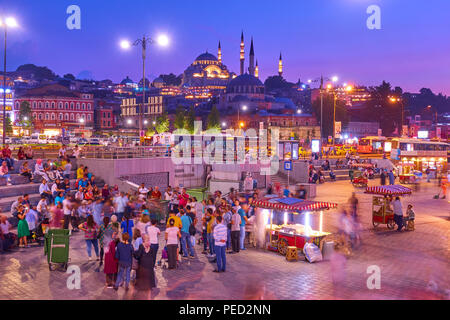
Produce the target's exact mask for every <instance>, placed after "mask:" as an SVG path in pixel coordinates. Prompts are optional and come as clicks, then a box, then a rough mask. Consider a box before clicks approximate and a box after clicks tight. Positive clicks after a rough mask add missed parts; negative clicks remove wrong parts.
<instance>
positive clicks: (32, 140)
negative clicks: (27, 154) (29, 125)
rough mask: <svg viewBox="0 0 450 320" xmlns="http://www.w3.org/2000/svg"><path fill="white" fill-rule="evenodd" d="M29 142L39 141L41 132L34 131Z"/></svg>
mask: <svg viewBox="0 0 450 320" xmlns="http://www.w3.org/2000/svg"><path fill="white" fill-rule="evenodd" d="M29 143H33V144H35V143H39V133H32V134H31V136H30V139H29Z"/></svg>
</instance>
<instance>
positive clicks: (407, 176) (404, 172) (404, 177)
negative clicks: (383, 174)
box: [398, 162, 417, 184]
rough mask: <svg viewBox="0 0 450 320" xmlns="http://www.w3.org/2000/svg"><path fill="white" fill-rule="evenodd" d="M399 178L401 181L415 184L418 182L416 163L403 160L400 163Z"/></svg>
mask: <svg viewBox="0 0 450 320" xmlns="http://www.w3.org/2000/svg"><path fill="white" fill-rule="evenodd" d="M398 178H399V180H400V183H404V184H414V183H416V179H417V177H416V174H415V172H414V163H409V162H401V163H399V164H398Z"/></svg>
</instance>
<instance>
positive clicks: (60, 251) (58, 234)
mask: <svg viewBox="0 0 450 320" xmlns="http://www.w3.org/2000/svg"><path fill="white" fill-rule="evenodd" d="M44 253H45V255H46V256H47V262H48V267H49V269H50V271H53V270H54V269H55V266H56V265H55V264H62V265H63V267H64V269H65V270H67V265H68V262H69V230H67V229H50V230H48V232H47V233H46V234H45V243H44Z"/></svg>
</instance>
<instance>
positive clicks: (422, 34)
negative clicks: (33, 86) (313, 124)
mask: <svg viewBox="0 0 450 320" xmlns="http://www.w3.org/2000/svg"><path fill="white" fill-rule="evenodd" d="M71 4H76V5H79V6H80V8H81V30H68V29H67V28H66V19H67V17H68V14H66V9H67V7H68V6H69V5H71ZM371 4H377V5H379V6H380V7H381V28H382V29H381V30H369V29H367V27H366V19H367V17H368V14H366V8H367V7H368V6H369V5H371ZM5 15H13V16H15V17H16V18H17V20H18V22H19V24H20V28H19V29H15V30H10V32H9V33H8V70H13V69H14V70H15V69H16V68H17V67H18V66H19V65H21V64H25V63H34V64H36V65H39V66H47V67H49V68H50V69H52V70H53V71H54V72H56V73H57V74H59V75H63V74H65V73H73V74H74V75H75V76H77V75H78V74H79V73H80V72H82V71H88V72H90V73H91V74H92V76H93V77H94V79H97V80H101V79H111V80H113V81H120V80H122V79H123V78H125V76H127V75H129V76H130V77H131V78H132V79H133V80H135V81H136V80H138V79H140V77H141V76H140V75H141V63H140V52H139V51H138V50H137V48H133V50H132V51H128V52H127V51H123V50H121V49H120V47H119V41H120V40H121V39H123V38H129V39H130V40H134V39H136V38H138V37H140V36H142V34H143V33H144V32H145V33H147V34H149V35H151V36H155V37H156V35H158V34H159V33H165V34H167V35H168V36H169V37H170V39H171V44H170V46H169V47H167V48H160V47H157V46H151V47H150V52H149V54H148V60H147V71H148V72H147V77H149V78H154V77H156V76H158V75H159V74H161V73H170V72H173V73H175V74H180V73H182V72H183V71H184V69H185V68H186V67H187V66H188V65H189V64H191V63H192V61H193V60H194V59H195V57H197V56H198V55H199V54H200V53H202V52H205V51H206V50H208V51H209V52H211V53H213V54H215V55H216V54H217V43H218V41H219V40H220V41H221V44H222V57H223V62H224V63H225V64H226V65H227V66H228V68H229V69H230V70H231V71H234V72H239V42H240V34H241V30H244V36H245V42H246V48H245V49H246V68H247V66H248V52H249V50H250V38H251V36H253V38H254V45H255V55H256V58H257V59H258V62H259V67H260V78H261V79H262V80H265V79H266V78H267V77H268V76H270V75H274V74H276V73H277V65H278V56H279V54H280V51H281V52H282V54H283V64H284V76H285V78H286V79H287V80H289V81H292V82H295V81H297V80H298V79H299V78H300V79H302V80H303V81H306V80H307V79H310V78H316V77H318V76H319V75H320V74H321V73H322V74H324V75H329V76H332V75H338V76H339V77H340V79H341V80H342V81H343V82H344V81H345V82H349V83H355V84H364V85H378V84H379V83H381V81H382V80H387V81H389V82H390V83H391V84H392V85H393V86H401V87H402V88H403V89H404V90H407V91H410V92H417V91H418V90H419V89H420V88H422V87H429V88H431V89H432V90H433V92H436V93H438V92H443V93H444V94H447V95H450V1H449V0H428V1H426V0H409V1H407V0H314V1H311V0H277V1H275V0H223V1H214V0H183V1H181V0H165V1H163V0H158V1H157V0H132V1H124V0H109V1H106V0H70V1H67V0H39V1H37V0H14V1H12V0H1V1H0V16H5ZM0 39H1V45H0V48H1V50H2V51H1V56H2V61H3V34H0Z"/></svg>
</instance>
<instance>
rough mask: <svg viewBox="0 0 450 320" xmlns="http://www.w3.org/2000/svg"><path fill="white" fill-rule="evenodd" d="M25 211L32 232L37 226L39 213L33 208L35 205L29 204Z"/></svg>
mask: <svg viewBox="0 0 450 320" xmlns="http://www.w3.org/2000/svg"><path fill="white" fill-rule="evenodd" d="M25 212H26V213H27V215H26V216H25V220H26V221H27V223H28V229H29V230H30V232H32V231H34V229H36V227H37V222H38V214H37V212H36V211H35V210H34V209H33V206H29V205H28V204H26V205H25Z"/></svg>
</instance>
